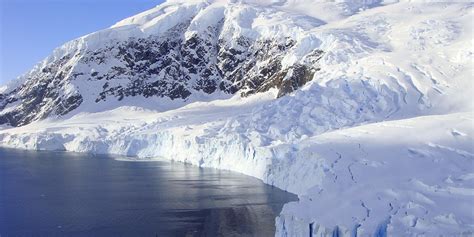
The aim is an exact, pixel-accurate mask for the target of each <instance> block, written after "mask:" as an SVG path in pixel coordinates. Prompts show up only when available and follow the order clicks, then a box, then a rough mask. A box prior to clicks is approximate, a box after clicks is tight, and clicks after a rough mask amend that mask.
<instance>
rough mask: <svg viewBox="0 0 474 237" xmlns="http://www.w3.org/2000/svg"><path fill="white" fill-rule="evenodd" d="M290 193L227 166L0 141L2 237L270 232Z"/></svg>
mask: <svg viewBox="0 0 474 237" xmlns="http://www.w3.org/2000/svg"><path fill="white" fill-rule="evenodd" d="M115 158H117V157H115ZM294 200H297V199H296V196H295V195H293V194H290V193H287V192H283V191H281V190H279V189H277V188H272V187H271V186H268V185H265V184H263V183H262V182H261V181H259V180H257V179H255V178H252V177H248V176H245V175H241V174H238V173H234V172H230V171H219V170H215V169H205V168H198V167H195V166H191V165H185V164H182V163H179V162H166V161H150V162H131V161H124V160H116V159H114V157H111V156H97V155H88V154H76V153H65V152H43V151H41V152H32V151H21V150H12V149H1V148H0V236H1V237H4V236H153V237H156V236H273V235H274V232H275V226H274V221H275V217H276V216H277V215H278V213H279V212H280V210H281V208H282V206H283V204H284V203H286V202H289V201H294Z"/></svg>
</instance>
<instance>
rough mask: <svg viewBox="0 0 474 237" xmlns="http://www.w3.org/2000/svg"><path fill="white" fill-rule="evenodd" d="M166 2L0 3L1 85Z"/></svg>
mask: <svg viewBox="0 0 474 237" xmlns="http://www.w3.org/2000/svg"><path fill="white" fill-rule="evenodd" d="M161 2H163V0H0V84H4V83H5V82H6V81H9V80H11V79H14V78H16V77H17V76H19V75H20V74H23V73H24V72H26V71H28V70H29V69H30V68H32V67H33V66H34V65H35V64H36V63H37V62H39V61H41V60H42V59H43V58H45V57H46V56H48V55H49V54H50V53H51V52H52V51H53V49H54V48H56V47H58V46H60V45H62V44H63V43H65V42H67V41H69V40H72V39H74V38H77V37H80V36H82V35H85V34H88V33H91V32H94V31H97V30H100V29H104V28H108V27H110V26H111V25H113V24H114V23H115V22H117V21H119V20H122V19H123V18H126V17H129V16H132V15H135V14H137V13H140V12H142V11H145V10H147V9H150V8H152V7H154V6H156V5H158V4H160V3H161Z"/></svg>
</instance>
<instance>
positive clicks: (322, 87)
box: [0, 0, 474, 236]
mask: <svg viewBox="0 0 474 237" xmlns="http://www.w3.org/2000/svg"><path fill="white" fill-rule="evenodd" d="M473 5H474V4H472V3H470V2H468V1H466V2H456V3H447V2H443V3H439V2H433V1H377V0H373V1H335V2H333V1H316V0H288V1H257V0H252V1H251V0H249V1H246V0H243V1H227V0H217V1H201V0H193V1H182V0H173V1H168V2H166V3H164V4H163V5H160V6H157V7H156V8H154V9H150V10H149V11H147V12H144V13H141V14H139V15H136V16H133V17H131V18H128V19H125V20H123V21H121V22H118V23H117V24H115V25H114V26H112V27H111V28H109V29H105V30H103V31H99V32H96V33H92V34H90V35H88V36H84V37H82V38H80V39H77V40H74V41H71V42H69V43H67V44H66V45H64V46H62V47H60V48H58V49H57V50H56V51H55V52H54V53H53V55H52V56H51V57H49V58H47V59H46V60H45V61H43V62H41V63H40V64H38V65H37V66H36V68H34V69H33V70H32V71H30V72H29V73H27V74H25V75H24V76H22V77H20V78H19V79H17V80H14V81H12V82H10V84H8V85H6V86H5V87H3V89H1V90H0V101H1V100H2V99H3V98H2V95H6V94H8V93H11V92H14V91H15V89H16V88H18V86H19V85H22V84H24V83H25V82H26V83H28V80H29V78H30V77H31V75H32V74H35V73H38V71H41V70H42V69H44V67H45V66H46V65H49V64H50V63H53V62H55V60H57V59H60V58H62V57H63V56H64V55H65V54H68V53H70V52H75V53H77V55H79V56H78V57H80V56H81V54H80V53H81V52H82V51H81V50H78V49H80V48H83V47H86V48H87V49H94V48H100V47H102V45H103V44H104V41H107V40H104V39H109V38H111V39H114V40H117V39H118V40H126V39H128V38H129V37H143V35H147V36H148V35H160V34H164V32H167V31H168V30H169V29H171V28H173V26H175V25H176V24H179V23H180V22H181V21H182V20H183V19H185V18H186V19H187V18H190V19H192V20H191V21H190V22H189V25H188V26H187V28H186V30H185V32H184V33H183V34H184V37H185V38H186V39H187V40H189V39H192V36H193V35H202V34H206V32H203V29H204V30H205V29H207V28H209V26H212V25H214V24H216V22H219V21H220V20H221V19H225V20H224V22H223V23H222V25H223V28H222V30H221V31H220V34H219V37H222V38H223V39H238V38H240V37H242V36H245V37H248V38H252V39H255V40H257V39H264V38H271V39H274V38H275V36H277V37H280V36H281V38H282V39H281V40H287V38H288V37H289V38H291V39H294V41H295V42H296V43H295V46H294V47H292V48H291V49H289V51H287V52H285V54H284V55H283V57H282V60H281V65H282V67H283V68H285V67H286V68H291V67H292V65H294V64H295V63H301V62H303V61H305V60H306V57H305V56H307V55H308V54H309V53H311V52H313V51H314V50H315V49H317V50H321V51H322V52H324V54H322V56H321V58H320V59H318V61H317V62H316V63H317V66H318V70H317V72H316V73H314V75H313V77H312V78H311V79H312V80H310V81H309V82H307V83H306V84H304V85H302V86H301V88H298V89H297V90H295V91H292V92H291V93H289V94H287V95H284V96H281V97H279V96H278V95H279V90H278V88H271V89H269V90H266V91H262V92H259V93H255V94H252V95H250V96H242V95H240V94H238V93H237V94H229V93H225V92H223V91H216V92H213V93H210V94H206V93H203V92H202V91H192V92H193V93H192V94H191V95H190V96H189V97H187V98H185V99H179V98H178V99H172V98H166V97H150V98H146V97H144V96H141V95H138V96H133V97H131V96H129V97H124V98H123V99H122V100H117V99H114V98H113V97H108V98H107V99H106V101H104V102H96V101H95V99H96V96H98V94H99V92H100V91H97V89H96V88H95V87H98V85H99V84H97V83H99V82H90V81H87V80H82V81H81V80H76V81H74V80H72V83H70V84H66V86H64V87H63V88H61V90H60V93H61V94H62V95H69V94H70V95H75V94H76V93H80V94H81V95H82V97H83V102H82V103H81V104H80V105H79V106H78V107H77V108H75V109H73V110H71V112H69V113H66V114H64V115H60V116H52V115H49V116H44V117H41V119H38V120H35V121H33V122H31V123H28V124H25V125H23V126H18V127H13V126H10V125H8V124H4V125H1V126H2V127H0V145H1V146H4V147H13V148H22V149H31V150H61V151H74V152H89V153H112V154H119V155H125V156H131V157H137V158H138V159H153V158H156V157H163V158H166V159H172V160H177V161H182V162H186V163H191V164H194V165H197V166H201V167H213V168H219V169H227V170H233V171H237V172H240V173H243V174H246V175H250V176H254V177H257V178H259V179H261V180H262V181H264V182H265V183H268V184H270V185H274V186H276V187H279V188H281V189H283V190H287V191H290V192H293V193H296V194H298V196H299V199H300V200H299V201H297V202H292V203H288V204H286V205H285V206H284V208H283V210H282V212H281V214H280V215H279V217H278V218H277V219H276V222H275V223H276V226H277V232H276V236H471V235H472V234H473V232H474V224H473V223H474V216H473V213H472V203H473V200H474V197H473V196H474V169H473V168H474V167H473V158H474V139H473V138H474V137H473V135H474V134H473V133H474V113H473V105H474V103H473V100H472V99H471V96H472V94H473V92H474V90H473V89H474V88H473V81H472V75H473V45H472V43H473V42H472V38H473V34H472V28H473V27H472V23H473V21H472V19H473V15H472V10H473ZM274 40H275V39H274ZM225 42H227V43H229V47H231V48H232V47H237V48H238V47H239V45H238V44H237V45H233V44H235V42H237V40H227V41H225ZM77 50H78V51H77ZM112 61H113V60H112ZM78 62H79V61H78V59H73V60H72V61H68V62H67V63H66V65H70V66H71V67H73V68H75V69H74V70H78V71H72V72H83V71H84V72H85V71H89V72H90V70H91V68H89V66H90V65H86V64H80V63H78ZM114 62H115V63H117V62H116V61H113V63H114ZM266 63H268V61H265V60H264V61H262V62H259V64H258V65H257V66H256V67H257V68H258V67H265V64H266ZM306 63H309V64H311V63H315V62H306ZM117 64H118V63H117ZM260 64H261V65H260ZM113 65H115V64H113ZM110 66H111V65H105V66H104V65H102V66H97V65H96V66H93V67H92V68H93V70H94V71H93V72H90V73H91V74H93V73H94V72H96V71H97V72H99V73H101V72H102V71H104V70H105V69H104V68H105V67H110ZM287 75H288V74H287ZM120 80H124V79H123V78H121V79H120ZM120 80H119V82H114V83H122V82H121V81H120ZM30 83H31V82H30ZM50 86H51V87H54V86H55V85H54V84H52V85H50ZM100 86H101V85H100ZM100 86H99V88H100ZM277 97H279V98H277ZM275 98H277V99H275ZM18 106H19V107H18ZM18 108H20V109H21V103H19V102H12V103H9V104H7V105H6V106H5V107H4V108H2V110H0V115H1V114H7V113H10V112H11V111H14V110H15V109H18ZM43 112H44V111H43ZM44 113H45V114H46V112H44Z"/></svg>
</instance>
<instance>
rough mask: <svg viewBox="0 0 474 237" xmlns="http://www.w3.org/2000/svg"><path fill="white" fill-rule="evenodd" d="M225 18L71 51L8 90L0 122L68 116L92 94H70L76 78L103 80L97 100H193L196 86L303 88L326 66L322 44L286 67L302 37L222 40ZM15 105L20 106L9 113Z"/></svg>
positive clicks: (1, 97)
mask: <svg viewBox="0 0 474 237" xmlns="http://www.w3.org/2000/svg"><path fill="white" fill-rule="evenodd" d="M221 24H222V22H220V23H219V24H218V25H217V26H214V27H209V28H208V30H207V31H206V32H204V33H202V34H200V35H196V34H195V35H192V36H191V37H188V38H185V37H184V32H185V31H186V29H187V27H188V25H189V22H185V23H182V24H178V25H176V26H175V27H173V28H171V29H170V30H169V31H168V32H167V34H163V35H160V36H148V37H147V38H133V37H131V38H129V39H128V40H125V41H117V40H109V41H106V42H104V44H103V45H102V46H101V47H99V48H95V49H94V50H87V49H81V51H75V52H71V53H70V54H68V55H66V56H63V57H62V58H60V59H58V60H55V61H53V62H51V63H49V64H47V65H46V66H45V67H44V68H42V69H41V70H37V71H36V72H35V73H33V74H30V77H29V78H28V79H27V80H26V81H25V82H24V83H23V84H22V85H20V86H19V87H18V88H15V89H13V90H11V91H10V92H8V93H5V94H0V124H10V125H12V126H21V125H24V124H28V123H30V122H32V121H35V120H39V119H43V118H46V117H48V116H51V115H55V116H63V115H66V114H68V113H69V112H71V111H73V110H74V109H76V108H78V107H79V106H80V105H81V104H82V103H83V102H84V100H85V98H83V95H81V94H80V93H81V92H80V91H76V92H71V93H67V94H66V95H65V94H64V93H63V92H64V91H65V90H66V88H70V87H71V86H72V87H74V86H73V85H75V84H74V83H76V82H81V83H94V85H98V86H97V88H94V89H98V90H99V92H97V93H96V94H93V95H94V96H95V98H92V101H95V102H96V103H102V102H103V101H106V100H117V101H121V100H123V99H124V98H126V97H133V96H143V97H145V98H148V97H168V98H171V99H187V98H188V97H189V96H190V95H192V94H193V93H194V92H196V91H202V92H204V93H207V94H211V93H214V92H216V91H223V92H225V93H228V94H234V93H237V92H240V94H241V95H243V96H248V95H252V94H255V93H259V92H265V91H268V90H269V89H271V88H277V89H278V90H279V91H278V97H281V96H284V95H286V94H288V93H291V92H293V91H295V90H297V89H298V88H300V87H301V86H303V85H304V84H305V83H307V82H308V81H310V80H311V79H312V78H313V76H314V74H315V73H316V72H317V71H318V70H319V68H318V60H319V59H320V58H321V57H322V55H323V52H322V51H320V50H315V51H313V52H312V53H310V54H308V55H307V56H305V58H304V60H302V61H301V62H298V63H296V64H294V65H292V66H283V65H282V60H283V58H284V57H285V55H287V54H288V52H289V50H291V49H292V48H293V47H294V46H295V44H296V42H295V41H294V40H292V39H290V38H286V39H283V40H282V39H266V40H256V41H255V40H252V39H249V38H245V37H240V38H238V39H236V40H235V41H236V42H233V43H234V44H230V42H226V41H225V40H223V39H219V31H220V27H221ZM229 45H233V46H232V47H231V46H229ZM77 55H81V57H77ZM70 60H76V61H78V62H76V61H75V62H74V63H76V64H79V65H81V67H78V68H80V69H75V67H73V66H71V64H70ZM97 69H100V71H97ZM112 82H113V83H112ZM15 103H18V105H15ZM8 106H13V107H14V108H13V109H9V110H8V112H5V111H4V110H5V109H6V108H7V107H8Z"/></svg>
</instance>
